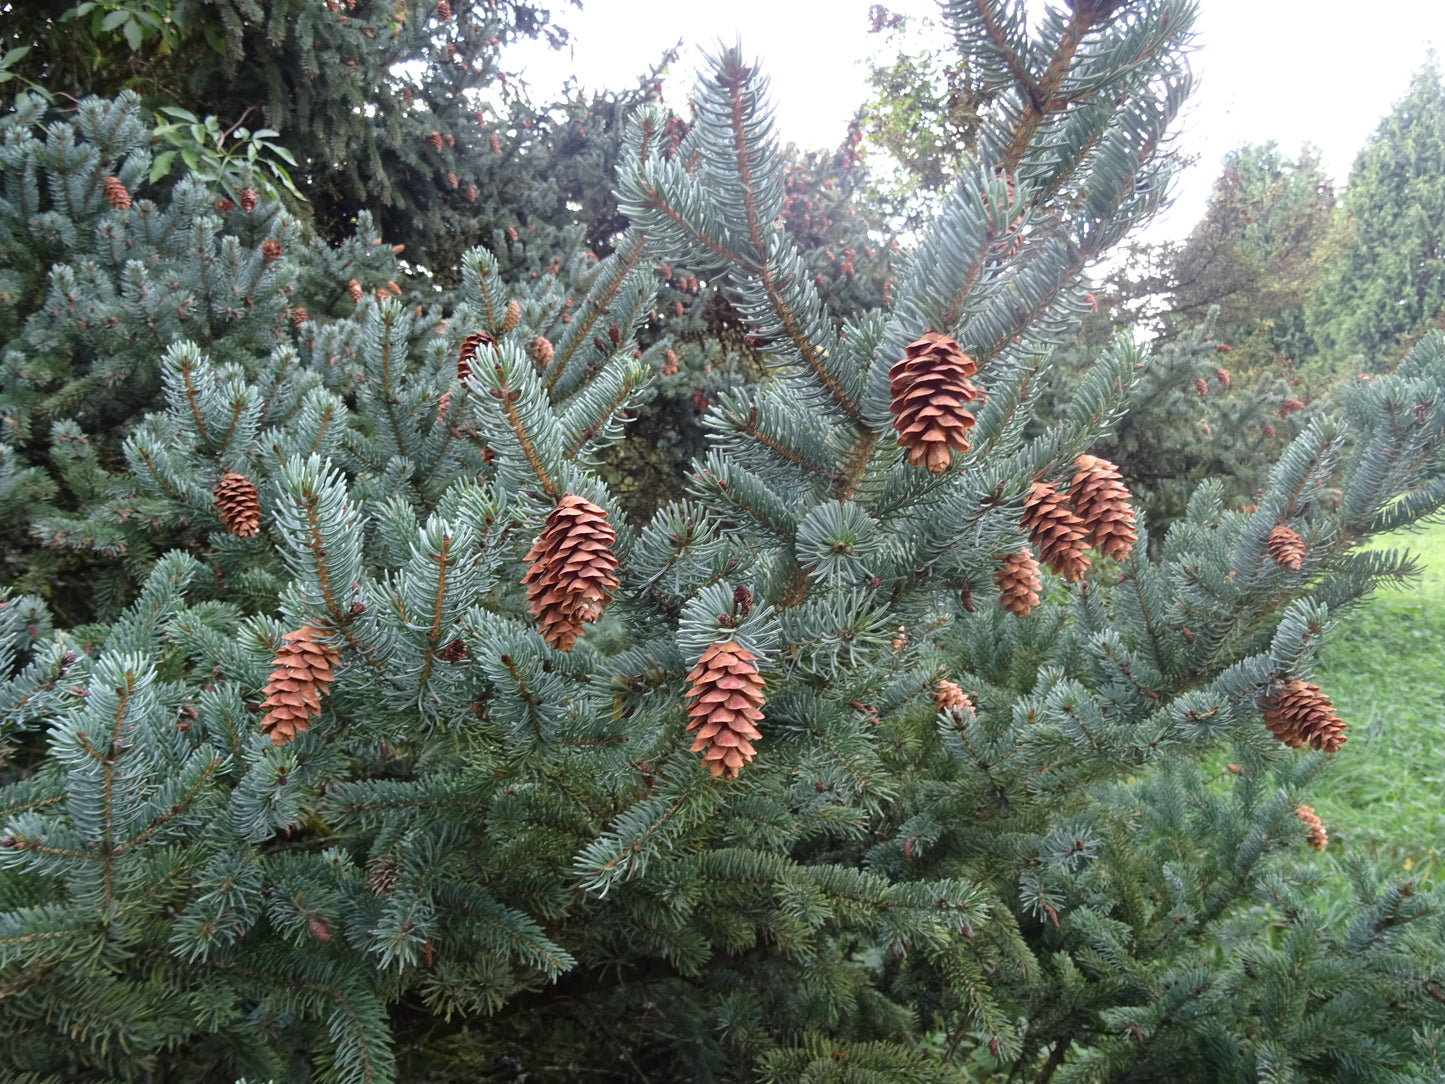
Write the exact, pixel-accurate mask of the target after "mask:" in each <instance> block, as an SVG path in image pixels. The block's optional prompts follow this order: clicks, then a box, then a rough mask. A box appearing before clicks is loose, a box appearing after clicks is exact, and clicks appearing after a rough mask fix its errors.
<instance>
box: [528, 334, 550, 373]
mask: <svg viewBox="0 0 1445 1084" xmlns="http://www.w3.org/2000/svg"><path fill="white" fill-rule="evenodd" d="M552 353H553V351H552V344H551V343H550V342H548V341H547V340H546V339H545V338H543V337H542V336H541V335H538V336H537V337H536V338H535V339H533V340H532V360H533V361H535V362H536V363H537V368H539V369H545V368H546V367H547V366H548V364H549V363H550V362H551V361H552Z"/></svg>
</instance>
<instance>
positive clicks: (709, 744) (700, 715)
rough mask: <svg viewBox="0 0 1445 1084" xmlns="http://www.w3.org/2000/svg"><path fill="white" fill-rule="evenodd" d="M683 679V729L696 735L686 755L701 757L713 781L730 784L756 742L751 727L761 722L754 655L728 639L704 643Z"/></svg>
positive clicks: (759, 685) (760, 693)
mask: <svg viewBox="0 0 1445 1084" xmlns="http://www.w3.org/2000/svg"><path fill="white" fill-rule="evenodd" d="M687 680H688V681H690V682H691V683H692V685H691V687H690V688H689V689H688V690H687V696H688V699H689V700H690V701H691V703H690V704H689V705H688V709H687V714H688V718H689V719H690V720H691V721H690V722H689V723H688V724H687V729H688V731H689V732H691V731H694V730H695V731H697V735H696V737H694V738H693V742H692V750H691V751H692V752H694V753H701V754H702V755H703V756H702V759H703V762H704V763H705V764H706V765H707V767H708V771H710V772H711V773H712V775H713V778H717V777H718V776H722V777H723V778H724V779H736V778H737V777H738V771H739V769H741V768H742V766H743V765H744V764H746V763H748V762H749V761H751V760H752V759H753V756H754V751H753V746H752V743H753V742H755V741H757V740H758V739H759V738H761V737H762V735H761V734H759V733H758V731H757V728H756V727H754V726H753V724H754V723H756V722H757V721H758V720H760V719H761V718H762V717H763V710H762V709H763V679H762V678H761V677H760V676H758V666H757V656H756V655H754V654H753V653H752V652H751V651H747V650H746V649H744V648H742V647H740V646H739V645H738V644H737V643H735V642H734V641H732V640H729V641H727V642H726V643H721V644H709V645H708V646H707V650H705V651H704V652H703V653H702V657H701V658H700V659H698V660H697V665H696V666H695V667H693V668H692V670H691V672H689V673H688V675H687Z"/></svg>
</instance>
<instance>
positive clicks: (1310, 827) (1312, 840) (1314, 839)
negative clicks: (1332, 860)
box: [1294, 805, 1330, 851]
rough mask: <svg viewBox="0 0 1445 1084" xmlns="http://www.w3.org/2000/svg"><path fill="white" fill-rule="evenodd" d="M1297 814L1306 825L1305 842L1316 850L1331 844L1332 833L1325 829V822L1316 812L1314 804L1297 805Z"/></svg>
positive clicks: (1301, 822)
mask: <svg viewBox="0 0 1445 1084" xmlns="http://www.w3.org/2000/svg"><path fill="white" fill-rule="evenodd" d="M1294 812H1295V816H1296V817H1298V818H1299V822H1300V824H1302V825H1304V827H1305V842H1306V843H1308V844H1309V845H1310V847H1312V848H1313V849H1314V850H1317V851H1322V850H1324V849H1325V848H1326V847H1328V846H1329V845H1330V834H1329V833H1328V832H1326V831H1325V826H1324V822H1323V821H1321V820H1320V818H1319V816H1318V814H1316V813H1315V811H1314V807H1313V806H1308V805H1302V806H1296V807H1295V811H1294Z"/></svg>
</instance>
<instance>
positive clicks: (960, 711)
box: [933, 678, 973, 723]
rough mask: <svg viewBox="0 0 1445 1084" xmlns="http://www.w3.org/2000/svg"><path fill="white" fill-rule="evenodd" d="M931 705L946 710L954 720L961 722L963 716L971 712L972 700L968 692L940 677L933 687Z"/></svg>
mask: <svg viewBox="0 0 1445 1084" xmlns="http://www.w3.org/2000/svg"><path fill="white" fill-rule="evenodd" d="M933 706H934V707H936V708H937V709H938V710H939V711H946V712H948V714H950V715H952V716H953V718H954V721H955V722H960V723H961V722H963V720H964V717H965V716H967V715H972V714H973V701H972V700H970V699H969V698H968V694H967V693H966V692H964V691H963V689H961V688H960V687H959V686H958V685H956V684H955V683H954V682H952V681H945V680H944V679H942V678H940V679H939V681H938V684H936V685H935V686H934V687H933Z"/></svg>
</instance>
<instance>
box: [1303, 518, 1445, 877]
mask: <svg viewBox="0 0 1445 1084" xmlns="http://www.w3.org/2000/svg"><path fill="white" fill-rule="evenodd" d="M1372 548H1376V549H1389V548H1405V549H1408V550H1409V551H1410V552H1412V553H1417V554H1419V555H1420V563H1421V564H1423V565H1424V567H1425V572H1424V575H1423V577H1421V578H1420V579H1419V580H1417V581H1414V582H1412V583H1410V584H1409V585H1408V586H1406V587H1404V588H1391V589H1386V590H1382V591H1381V592H1380V593H1379V594H1377V595H1376V596H1375V598H1373V599H1372V600H1371V601H1369V602H1368V603H1366V604H1365V605H1364V606H1362V607H1361V608H1360V609H1359V610H1357V611H1356V612H1355V613H1353V614H1350V615H1349V616H1347V617H1346V618H1345V619H1344V620H1343V621H1342V622H1341V625H1340V627H1339V628H1337V629H1336V631H1335V635H1334V636H1333V637H1332V638H1331V640H1330V641H1329V642H1328V643H1327V644H1326V646H1325V649H1324V651H1323V653H1322V655H1321V660H1320V661H1321V665H1320V668H1319V673H1318V676H1317V677H1316V680H1317V681H1318V682H1319V684H1320V685H1321V687H1322V688H1323V690H1324V692H1325V693H1326V695H1328V696H1329V697H1330V699H1331V700H1333V701H1334V704H1335V709H1336V710H1337V711H1338V712H1339V715H1340V718H1342V719H1343V720H1344V721H1345V723H1346V724H1347V725H1348V727H1349V730H1348V732H1347V736H1348V741H1347V742H1346V744H1345V747H1344V748H1343V749H1342V750H1341V751H1340V752H1339V753H1338V754H1336V755H1335V757H1334V761H1333V763H1332V764H1331V765H1330V768H1329V770H1328V771H1327V772H1326V774H1325V776H1324V777H1323V779H1322V780H1321V782H1320V784H1319V785H1318V787H1317V788H1316V789H1315V791H1314V793H1313V794H1312V795H1311V798H1310V801H1312V802H1313V803H1314V806H1315V809H1316V811H1317V812H1318V813H1319V815H1320V816H1321V818H1323V820H1324V822H1325V826H1326V828H1327V829H1328V830H1329V832H1330V835H1331V836H1332V837H1334V838H1337V839H1339V840H1340V841H1341V842H1342V843H1344V844H1345V845H1346V846H1347V847H1349V848H1350V849H1352V850H1355V849H1359V850H1364V851H1366V852H1367V853H1370V854H1372V855H1375V856H1377V857H1380V858H1386V859H1394V860H1396V861H1398V862H1400V864H1401V865H1402V866H1404V868H1406V869H1418V871H1419V875H1421V876H1430V875H1432V874H1438V872H1439V866H1440V858H1439V857H1437V856H1445V787H1442V784H1445V668H1442V665H1441V660H1442V658H1445V524H1436V525H1434V526H1431V527H1429V528H1427V529H1425V530H1423V531H1418V532H1404V533H1401V534H1397V535H1392V536H1390V537H1388V538H1384V539H1380V540H1378V541H1377V542H1376V543H1375V545H1374V546H1373V547H1372Z"/></svg>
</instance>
